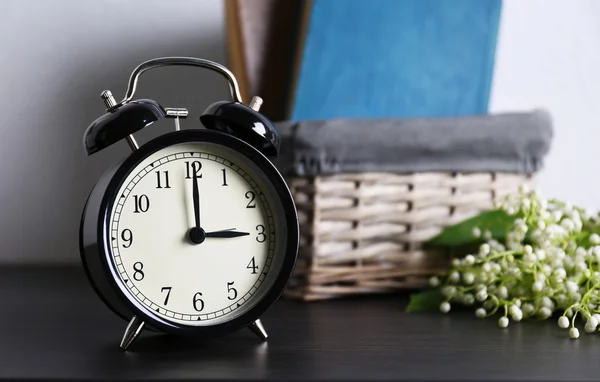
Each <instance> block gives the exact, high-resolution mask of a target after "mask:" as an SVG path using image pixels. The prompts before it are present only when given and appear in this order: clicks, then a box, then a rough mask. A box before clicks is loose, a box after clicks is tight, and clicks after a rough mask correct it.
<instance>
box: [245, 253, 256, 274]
mask: <svg viewBox="0 0 600 382" xmlns="http://www.w3.org/2000/svg"><path fill="white" fill-rule="evenodd" d="M246 268H247V269H252V274H253V275H255V274H256V270H257V269H258V265H256V261H255V260H254V257H253V258H252V260H250V262H249V263H248V266H247V267H246Z"/></svg>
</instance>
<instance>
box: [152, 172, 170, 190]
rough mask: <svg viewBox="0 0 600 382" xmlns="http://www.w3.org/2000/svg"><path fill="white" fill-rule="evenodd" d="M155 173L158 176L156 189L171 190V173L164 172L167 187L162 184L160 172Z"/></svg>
mask: <svg viewBox="0 0 600 382" xmlns="http://www.w3.org/2000/svg"><path fill="white" fill-rule="evenodd" d="M154 173H155V174H156V188H171V186H169V172H168V171H163V174H165V176H164V178H165V186H164V187H163V186H162V182H161V178H162V177H161V176H160V171H154Z"/></svg>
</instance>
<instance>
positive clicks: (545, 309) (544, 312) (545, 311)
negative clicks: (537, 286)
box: [539, 306, 552, 318]
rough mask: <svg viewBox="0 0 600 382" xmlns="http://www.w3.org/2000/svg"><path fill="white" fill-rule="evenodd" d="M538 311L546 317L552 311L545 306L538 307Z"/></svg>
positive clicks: (550, 314)
mask: <svg viewBox="0 0 600 382" xmlns="http://www.w3.org/2000/svg"><path fill="white" fill-rule="evenodd" d="M539 313H540V315H541V316H542V317H543V318H548V317H550V316H552V311H551V310H550V309H549V308H547V307H545V306H544V307H542V308H541V309H540V311H539Z"/></svg>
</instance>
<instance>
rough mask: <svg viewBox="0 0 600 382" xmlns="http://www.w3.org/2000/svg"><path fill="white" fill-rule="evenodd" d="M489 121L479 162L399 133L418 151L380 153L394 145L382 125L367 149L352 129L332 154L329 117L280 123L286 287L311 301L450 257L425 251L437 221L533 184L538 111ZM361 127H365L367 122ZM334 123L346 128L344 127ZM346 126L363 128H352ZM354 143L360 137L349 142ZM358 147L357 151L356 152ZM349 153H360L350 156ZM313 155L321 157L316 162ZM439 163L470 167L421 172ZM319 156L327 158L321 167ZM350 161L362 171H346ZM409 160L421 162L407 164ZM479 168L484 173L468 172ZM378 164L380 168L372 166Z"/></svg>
mask: <svg viewBox="0 0 600 382" xmlns="http://www.w3.org/2000/svg"><path fill="white" fill-rule="evenodd" d="M467 121H469V123H471V124H473V125H474V126H476V127H481V126H480V125H481V123H474V122H473V120H472V119H467ZM477 121H480V120H477V119H475V122H477ZM484 121H487V119H485V120H484ZM507 121H509V122H510V123H509V125H511V126H512V125H513V124H515V123H517V121H518V124H519V125H520V127H521V129H522V128H523V126H524V127H525V128H527V127H531V128H530V129H529V132H530V133H531V131H533V133H531V134H529V135H527V134H520V135H518V136H517V137H512V136H511V132H507V131H506V129H504V128H502V126H503V125H505V124H506V123H507ZM532 121H533V122H532ZM540 121H541V122H540ZM523 122H524V123H523ZM343 123H345V122H342V124H343ZM348 123H349V124H353V123H354V124H358V125H360V124H361V122H360V121H351V122H348ZM362 123H364V121H363V122H362ZM440 123H441V125H442V126H441V127H440ZM456 123H458V124H461V126H462V124H463V123H462V121H461V120H460V119H459V120H456V119H453V120H452V123H449V124H448V126H447V127H448V129H449V130H450V129H451V128H452V129H453V131H455V130H456V129H454V128H453V127H452V125H453V124H456ZM308 124H310V122H309V123H308ZM420 124H422V123H421V122H416V125H418V129H419V131H420V132H422V130H421V129H423V128H424V127H423V126H421V125H420ZM433 124H434V125H436V126H434V128H435V129H436V130H435V132H436V134H437V133H438V132H440V131H443V126H444V123H443V122H440V121H434V122H433ZM492 124H493V125H494V126H493V128H490V129H489V131H488V132H489V135H490V136H491V138H490V139H489V140H488V142H487V143H486V142H485V141H484V140H482V139H481V138H478V142H477V143H478V144H479V145H483V146H484V148H485V147H486V145H489V146H490V148H489V150H488V151H485V150H483V153H484V154H483V155H486V153H487V152H489V153H490V154H489V158H491V160H489V161H487V162H486V161H485V160H481V158H477V155H476V154H472V155H471V156H469V155H466V154H465V152H466V151H467V150H463V151H462V152H461V153H459V157H460V161H452V160H451V157H452V156H456V154H455V153H453V152H452V149H453V145H454V144H453V145H449V146H447V147H445V148H439V147H438V146H439V144H437V143H434V144H435V145H436V147H435V150H432V148H431V145H432V144H431V143H428V141H427V140H424V141H421V142H416V143H415V142H406V140H407V139H403V140H402V142H403V143H402V144H404V145H406V147H409V149H410V152H411V153H413V154H414V153H416V152H417V151H418V150H416V149H415V145H417V146H422V148H423V150H422V152H423V153H425V154H424V155H422V154H419V155H417V156H418V157H415V158H414V159H413V158H412V157H410V156H407V157H405V158H404V159H402V158H399V157H400V156H399V155H398V156H394V151H392V152H391V155H387V157H386V153H385V150H386V147H387V148H388V149H390V148H391V149H393V148H394V147H396V146H397V145H392V144H390V143H389V138H388V137H387V135H389V132H388V133H386V134H387V135H386V138H381V140H378V139H372V137H371V141H370V143H369V144H370V145H375V146H376V147H367V148H364V147H362V146H361V145H363V146H364V144H363V143H362V142H365V141H366V140H367V139H366V138H362V137H360V136H353V137H351V138H349V139H348V142H350V143H348V142H347V143H346V146H345V147H344V150H338V152H336V153H332V152H333V151H335V149H336V147H338V146H339V145H340V144H341V143H337V142H334V141H335V139H334V138H331V137H328V136H327V134H328V131H329V130H331V129H335V127H333V126H332V125H331V124H327V123H326V124H325V125H322V126H319V128H318V129H312V131H308V130H311V129H310V128H311V126H310V125H309V126H306V124H305V126H298V124H296V125H295V126H293V127H291V126H283V129H282V127H280V130H281V129H282V131H283V132H284V138H285V136H286V133H287V136H288V139H287V140H286V139H284V147H283V149H284V150H288V153H287V155H288V157H287V158H284V159H283V164H281V165H280V168H281V169H282V172H283V173H284V176H285V177H286V180H287V181H288V185H289V186H290V190H291V192H292V195H293V197H294V200H295V202H296V207H297V209H298V218H299V222H300V248H299V254H298V262H297V265H296V269H295V271H294V275H293V276H292V279H291V281H290V283H289V284H288V287H287V289H286V292H285V295H286V296H288V297H293V298H299V299H302V300H305V301H313V300H321V299H329V298H335V297H342V296H348V295H358V294H371V293H389V292H397V291H401V290H407V289H414V288H420V287H423V286H425V285H426V284H427V282H428V279H429V278H430V277H431V276H432V275H434V274H438V273H440V272H441V271H443V270H444V269H446V268H447V266H448V262H449V259H450V256H449V255H448V254H445V253H433V252H431V251H427V252H424V251H423V250H422V244H423V243H424V242H425V241H427V240H428V239H430V238H431V237H433V236H434V235H436V234H437V233H439V232H440V231H441V229H442V228H444V227H446V226H448V225H451V224H454V223H457V222H459V221H461V220H463V219H465V218H468V217H470V216H473V215H475V214H477V213H478V212H481V211H484V210H489V209H491V208H493V206H494V202H495V201H497V200H501V199H503V198H504V197H505V196H506V195H508V194H510V193H514V192H516V191H517V190H518V188H519V186H520V185H522V184H528V185H529V186H531V187H533V186H535V173H536V171H537V169H539V168H540V167H541V162H542V161H541V159H542V158H541V157H543V155H544V154H545V153H546V152H547V151H548V146H549V141H550V138H551V134H548V130H550V131H551V128H549V119H548V118H547V117H544V118H541V119H540V118H539V115H536V116H534V118H532V116H531V115H519V116H517V118H516V120H515V118H512V119H511V118H506V117H500V118H496V119H494V120H493V123H492ZM300 125H302V124H300ZM303 128H304V129H305V130H307V131H306V136H305V137H304V138H305V139H302V138H298V136H299V132H300V131H302V129H303ZM369 128H371V129H373V126H372V124H369ZM339 130H342V129H341V128H340V129H339ZM343 131H344V132H345V131H348V133H347V134H348V135H352V134H353V133H352V129H351V128H350V126H348V127H347V128H346V130H343ZM371 131H373V130H371ZM494 131H496V132H494ZM519 131H520V132H522V130H519ZM355 133H357V134H362V133H360V128H357V129H356V131H355ZM337 134H338V135H339V132H338V133H337ZM398 134H400V133H398ZM462 134H463V137H462V138H460V137H459V138H457V139H455V145H457V146H459V147H465V141H466V142H467V143H468V142H469V140H470V139H472V136H473V135H470V134H469V133H468V130H465V131H464V132H463V133H462ZM494 135H496V136H494ZM513 135H514V134H513ZM332 136H335V134H334V135H332ZM406 136H408V135H406ZM524 136H525V137H526V138H523V137H524ZM290 137H292V139H290ZM502 137H503V138H502ZM403 138H404V136H403ZM501 138H502V139H501ZM286 141H287V144H285V143H286ZM355 141H358V142H361V143H359V144H353V143H352V142H355ZM513 141H514V142H513ZM511 142H512V143H511ZM498 144H501V145H502V147H501V149H500V150H496V151H494V150H493V146H495V145H498ZM326 145H328V146H327V147H325V146H326ZM348 145H350V146H348ZM386 145H387V146H386ZM507 145H508V146H510V145H513V147H508V146H507ZM361 149H363V150H364V151H363V154H361V153H359V151H360V150H361ZM409 149H406V150H404V152H406V151H408V150H409ZM388 151H389V150H388ZM290 152H291V153H290ZM341 152H344V153H346V154H343V155H342V154H340V153H341ZM348 153H352V158H347V157H346V158H344V156H348ZM512 153H516V154H514V155H513V154H512ZM524 153H525V154H526V155H525V154H524ZM388 154H389V152H388ZM361 155H362V157H361ZM415 155H416V154H415ZM332 156H333V157H334V158H333V160H331V157H332ZM356 157H360V160H359V161H358V162H357V161H356V160H355V159H356ZM328 158H329V159H328ZM381 158H384V159H381ZM386 158H387V159H386ZM390 158H391V159H390ZM444 158H447V160H445V159H444ZM485 158H488V157H485ZM499 159H501V160H499ZM390 161H393V162H394V163H390ZM317 162H320V163H321V165H317V166H315V163H317ZM359 162H360V163H359ZM367 162H368V163H367ZM401 162H406V163H401ZM441 162H444V163H451V165H452V166H454V167H462V168H465V169H470V170H471V171H468V172H467V171H449V170H448V169H446V168H445V169H444V170H443V171H440V170H438V171H425V170H427V169H429V170H430V169H432V168H444V166H443V165H442V164H441ZM483 162H486V163H483ZM327 163H329V164H331V163H334V164H335V166H333V167H332V166H329V167H327ZM352 163H354V164H352ZM357 163H358V165H360V166H362V167H364V168H365V169H366V170H365V171H360V172H359V171H353V170H356V166H357ZM346 164H347V165H346ZM411 166H415V167H416V168H419V169H420V170H419V171H412V172H409V171H407V169H410V168H411ZM478 166H479V167H478ZM481 166H483V167H488V168H489V169H490V171H481V170H479V171H473V170H472V169H473V168H480V167H481ZM377 168H384V169H385V171H376V170H375V169H377ZM394 169H396V171H394ZM421 169H423V170H421ZM511 169H512V170H511Z"/></svg>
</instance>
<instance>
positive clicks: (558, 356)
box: [0, 267, 600, 381]
mask: <svg viewBox="0 0 600 382" xmlns="http://www.w3.org/2000/svg"><path fill="white" fill-rule="evenodd" d="M0 301H2V305H1V306H2V311H1V312H2V314H1V315H0V378H10V379H15V378H24V379H38V378H48V379H56V378H61V379H74V380H160V379H168V380H176V379H186V380H203V379H222V380H223V379H224V380H257V379H275V380H328V379H335V380H371V381H374V380H422V381H434V380H435V381H470V380H477V381H485V380H489V381H501V380H507V381H508V380H510V381H533V380H535V381H538V380H539V381H598V380H600V334H596V335H587V334H586V333H584V332H583V331H582V336H581V338H580V339H579V340H578V341H573V340H570V339H569V338H568V335H567V333H566V332H565V331H563V330H561V329H559V328H558V326H557V325H556V320H554V319H553V320H552V321H551V322H541V323H540V322H536V323H534V322H524V323H521V324H514V325H513V324H511V326H510V327H509V328H508V329H507V330H500V329H498V328H497V326H496V321H495V320H491V319H488V320H479V319H476V318H475V317H474V316H473V314H472V313H470V312H469V313H467V312H456V313H455V314H450V315H449V316H443V315H441V314H437V313H431V314H407V313H404V312H403V308H404V305H405V303H406V299H404V298H400V297H386V298H381V297H379V298H373V297H370V298H358V299H347V300H337V301H327V302H315V303H301V302H297V301H288V300H280V301H279V302H277V303H276V304H275V306H274V307H273V308H272V309H271V310H270V311H269V312H268V313H267V315H266V316H265V317H264V318H263V323H264V325H265V327H266V329H267V331H268V332H269V334H270V338H269V340H268V342H264V343H262V342H260V341H259V340H258V339H257V338H256V337H254V335H252V333H250V332H249V331H247V330H244V331H240V332H237V333H234V334H232V335H229V336H226V337H220V338H217V339H212V340H209V341H202V342H200V341H185V340H181V339H175V338H173V337H170V336H166V335H158V334H150V333H148V332H145V333H143V334H142V337H141V338H140V339H138V341H137V342H136V343H134V345H132V348H131V350H130V351H129V352H122V351H121V350H120V349H119V348H118V343H119V341H120V339H121V335H122V333H123V331H124V329H125V326H126V323H125V322H124V321H122V320H121V319H120V318H118V317H116V316H114V315H113V314H112V312H110V311H109V310H108V309H106V308H105V307H104V305H103V304H102V303H101V302H100V300H99V299H98V298H97V297H96V295H95V294H94V292H93V291H92V289H91V287H90V286H89V285H88V283H87V280H86V279H85V276H84V274H83V271H82V270H81V268H79V267H72V268H59V267H54V268H33V269H32V268H2V269H0Z"/></svg>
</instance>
